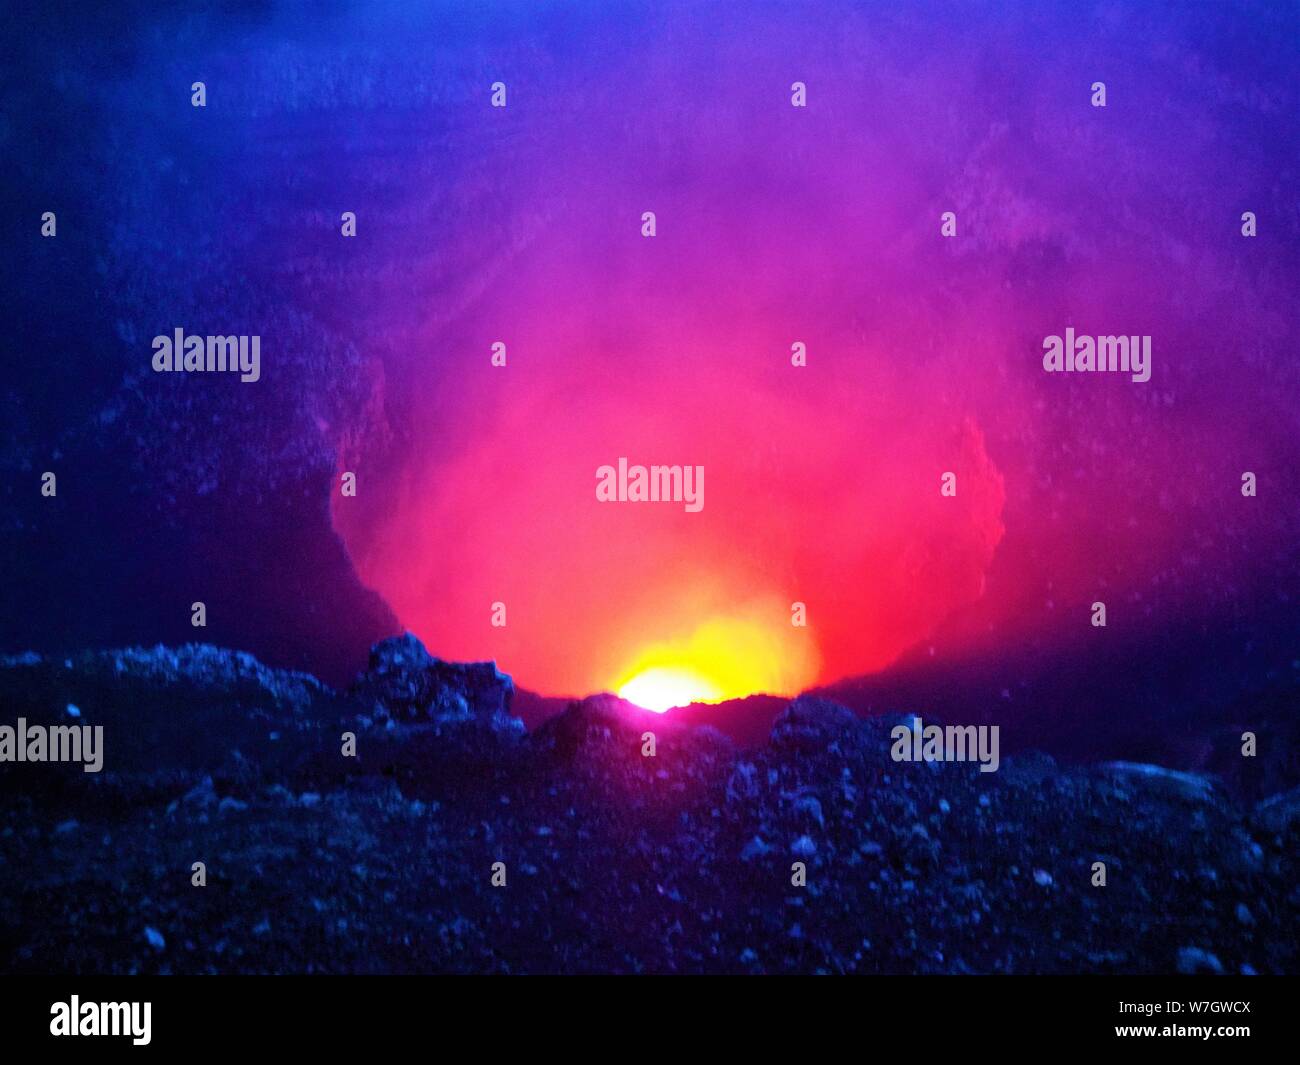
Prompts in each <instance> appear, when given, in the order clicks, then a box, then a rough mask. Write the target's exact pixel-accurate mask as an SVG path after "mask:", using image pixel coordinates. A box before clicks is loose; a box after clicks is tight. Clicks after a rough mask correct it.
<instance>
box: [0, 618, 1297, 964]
mask: <svg viewBox="0 0 1300 1065" xmlns="http://www.w3.org/2000/svg"><path fill="white" fill-rule="evenodd" d="M511 696H512V684H511V681H510V679H509V678H508V677H505V676H503V675H501V674H499V673H498V672H497V671H496V669H495V667H493V666H491V665H490V664H487V665H467V666H466V665H454V664H449V663H442V662H439V661H438V660H436V659H432V658H430V657H429V656H428V655H427V654H426V652H425V651H424V649H423V647H421V646H420V645H419V643H418V642H417V641H415V640H414V639H413V638H410V637H406V638H400V639H395V640H390V641H386V642H385V643H384V644H381V645H379V646H378V647H376V649H375V651H374V652H373V653H372V656H371V663H370V668H369V670H368V671H367V672H366V673H365V674H364V675H362V676H361V677H360V678H358V681H357V683H356V684H354V685H353V686H352V687H351V688H350V689H348V690H347V691H334V690H331V689H329V688H327V687H325V686H324V685H322V684H321V683H319V682H318V681H317V680H315V679H314V678H312V677H310V676H307V675H305V674H295V673H289V672H283V671H275V670H270V669H267V668H265V667H264V666H262V665H260V664H259V663H258V662H257V661H256V660H254V659H252V658H251V657H249V656H247V655H242V654H236V653H232V652H228V651H223V650H218V649H215V648H213V647H210V646H189V647H184V648H180V649H176V650H172V649H166V648H161V647H160V648H156V649H153V650H133V651H118V652H96V653H87V654H84V655H81V656H79V657H73V658H68V659H65V658H58V659H49V658H38V657H36V656H34V655H29V656H21V657H10V658H7V659H3V660H0V707H2V708H3V713H2V714H0V718H2V719H3V722H2V723H5V724H12V723H13V720H14V719H15V718H17V717H18V716H25V717H26V718H27V719H28V720H29V722H33V723H34V722H55V721H61V722H62V723H68V722H69V720H70V719H69V716H68V712H67V709H66V707H67V704H69V703H71V704H73V705H74V706H75V707H77V708H78V710H79V711H80V713H81V717H80V719H78V720H79V723H83V724H91V725H95V724H100V725H103V726H104V730H105V734H104V735H105V751H106V755H105V768H104V770H103V772H101V773H99V774H87V773H83V772H82V771H81V770H80V768H79V767H76V766H55V765H38V766H31V765H13V764H5V765H4V766H0V970H3V971H7V972H16V973H48V972H84V973H132V972H140V973H149V972H167V973H196V972H197V973H204V972H447V971H450V972H573V973H579V972H609V971H613V972H755V973H757V972H769V973H775V972H855V973H911V972H924V973H933V972H938V973H966V972H1008V973H1012V972H1018V973H1025V972H1042V973H1058V972H1079V971H1083V972H1092V973H1119V972H1176V971H1211V972H1220V971H1222V972H1226V973H1238V972H1246V973H1250V972H1255V973H1276V972H1295V971H1297V970H1298V969H1300V964H1298V962H1297V935H1296V929H1297V915H1298V912H1300V888H1298V887H1297V876H1296V863H1297V854H1298V853H1300V851H1298V849H1297V846H1296V845H1297V842H1300V793H1297V792H1295V791H1292V792H1289V793H1286V794H1284V795H1283V796H1281V797H1275V798H1273V799H1272V800H1266V801H1264V802H1262V803H1259V804H1256V805H1249V804H1247V803H1244V802H1242V801H1240V800H1237V799H1234V798H1233V797H1232V796H1231V795H1230V794H1229V793H1228V792H1227V791H1226V790H1225V789H1224V787H1223V786H1221V785H1220V784H1219V783H1218V782H1216V781H1215V780H1213V779H1212V778H1208V777H1200V776H1192V775H1188V774H1175V773H1170V772H1166V771H1152V772H1141V771H1138V770H1136V769H1133V768H1124V767H1117V766H1113V765H1112V766H1093V767H1085V768H1063V767H1061V766H1059V765H1058V764H1057V763H1056V762H1054V761H1053V760H1052V759H1051V758H1049V757H1047V756H1045V755H1039V754H1026V755H1020V756H1015V757H1009V758H1008V757H1004V759H1003V763H1002V767H1001V769H1000V770H999V771H998V772H996V773H989V774H981V773H979V772H978V771H977V768H976V767H975V766H974V765H971V764H967V765H934V764H931V765H927V764H920V765H910V764H905V763H902V764H900V763H894V762H892V761H891V760H890V758H889V753H888V750H889V741H888V732H889V728H890V725H891V724H892V723H893V722H891V721H889V720H886V719H876V720H870V721H867V720H861V719H858V718H856V717H855V716H854V715H852V714H851V713H850V712H848V711H847V710H845V709H843V708H842V707H839V706H837V705H835V704H833V703H830V702H826V701H822V700H817V699H811V698H804V699H800V700H798V701H796V702H793V703H791V704H790V705H789V707H788V708H787V709H785V710H784V711H783V712H782V714H781V715H780V716H779V717H778V719H777V721H776V724H775V726H774V727H773V729H772V732H771V736H770V738H769V739H768V741H767V742H766V743H765V744H762V745H760V746H757V747H754V748H752V749H744V748H739V747H737V746H735V745H734V744H733V743H732V741H730V740H728V739H727V738H725V737H724V736H722V735H721V734H720V733H718V732H716V731H714V730H712V729H710V728H707V727H694V726H691V725H689V724H681V723H675V722H673V721H672V720H670V719H666V718H660V717H655V716H653V715H649V714H646V713H645V712H643V711H640V710H637V709H636V708H634V707H630V706H628V705H627V704H625V703H622V702H620V701H619V700H617V699H614V698H612V697H609V696H599V697H594V698H591V699H587V700H585V701H583V702H581V703H574V704H572V705H570V706H569V708H568V709H567V710H566V711H565V712H564V713H562V714H561V715H559V716H558V717H555V718H552V719H551V720H549V721H547V722H545V723H544V724H542V725H540V726H539V727H538V728H537V729H536V730H535V731H534V732H532V733H527V732H525V731H524V729H523V726H522V724H521V723H520V722H519V721H518V720H517V719H515V718H512V717H511V716H510V713H509V711H510V702H511ZM927 720H929V715H927ZM647 729H653V730H654V731H655V733H656V736H657V753H656V755H655V757H644V756H643V755H642V753H641V749H642V739H641V736H642V733H643V732H644V731H646V730H647ZM345 731H351V732H354V733H355V734H356V737H357V757H356V758H355V759H351V758H344V757H342V756H341V754H340V747H341V741H340V737H341V735H342V733H343V732H345ZM195 861H203V862H205V863H206V866H207V871H208V883H207V886H206V887H202V888H200V887H193V886H191V883H190V879H191V865H192V863H193V862H195ZM498 861H499V862H504V863H505V865H506V875H507V883H506V886H505V887H493V886H492V885H491V882H490V880H491V867H492V864H493V863H494V862H498ZM794 861H803V862H805V863H806V865H807V877H808V882H807V886H806V887H803V888H798V887H793V886H791V882H790V878H791V872H790V870H791V863H792V862H794ZM1094 861H1104V862H1105V863H1106V865H1107V868H1108V876H1109V882H1108V886H1106V887H1104V888H1096V887H1092V886H1091V885H1090V874H1091V865H1092V863H1093V862H1094Z"/></svg>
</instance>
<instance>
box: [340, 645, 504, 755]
mask: <svg viewBox="0 0 1300 1065" xmlns="http://www.w3.org/2000/svg"><path fill="white" fill-rule="evenodd" d="M514 690H515V685H514V681H513V680H511V678H510V676H509V675H508V674H505V673H502V672H501V671H500V670H498V669H497V667H496V663H495V662H444V661H443V660H442V659H440V658H435V657H434V656H433V655H431V654H429V652H428V651H427V650H426V649H425V646H424V644H422V643H421V642H420V640H419V639H418V638H417V637H416V636H414V635H413V634H411V633H409V632H408V633H405V634H404V635H402V636H393V637H390V638H389V639H387V640H384V641H382V642H381V643H377V644H375V646H374V647H373V648H371V650H370V662H369V665H368V667H367V669H366V671H365V672H364V673H362V674H361V675H360V676H359V677H358V678H357V680H356V683H355V684H353V686H352V695H353V696H354V697H355V698H356V699H357V701H358V702H359V703H360V704H361V709H362V712H364V713H368V714H370V715H371V716H372V717H373V718H375V719H376V720H380V721H394V722H398V723H402V724H418V723H424V724H437V725H455V724H457V723H466V724H467V723H470V722H475V723H478V724H480V725H486V726H488V727H490V728H491V729H493V730H494V731H503V732H508V733H522V732H523V722H521V721H520V720H519V719H518V718H515V717H511V716H510V700H511V697H512V696H513V695H514Z"/></svg>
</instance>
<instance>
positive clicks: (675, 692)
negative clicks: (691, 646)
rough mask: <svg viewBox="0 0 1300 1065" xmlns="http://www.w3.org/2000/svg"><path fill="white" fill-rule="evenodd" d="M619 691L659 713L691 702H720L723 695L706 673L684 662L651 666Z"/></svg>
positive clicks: (639, 704) (631, 701) (620, 693)
mask: <svg viewBox="0 0 1300 1065" xmlns="http://www.w3.org/2000/svg"><path fill="white" fill-rule="evenodd" d="M618 694H619V695H620V696H621V697H622V698H624V699H626V700H627V701H628V702H630V703H636V705H637V706H640V707H644V708H645V709H646V710H653V711H654V712H655V713H656V714H662V713H663V712H664V711H665V710H668V709H671V708H672V707H674V706H686V705H687V704H689V703H711V702H717V701H718V699H720V698H721V697H722V696H721V693H720V692H719V691H718V689H717V688H716V687H715V686H714V684H713V683H712V682H711V681H709V680H708V679H707V678H706V677H702V676H700V674H698V673H696V672H695V671H694V670H692V669H688V668H685V667H681V666H655V667H653V668H651V669H647V670H645V671H644V672H642V673H638V674H637V675H636V676H635V677H633V678H632V679H631V680H629V681H628V682H627V683H626V684H624V685H623V686H622V687H621V688H619V689H618Z"/></svg>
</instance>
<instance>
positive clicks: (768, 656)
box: [615, 612, 818, 713]
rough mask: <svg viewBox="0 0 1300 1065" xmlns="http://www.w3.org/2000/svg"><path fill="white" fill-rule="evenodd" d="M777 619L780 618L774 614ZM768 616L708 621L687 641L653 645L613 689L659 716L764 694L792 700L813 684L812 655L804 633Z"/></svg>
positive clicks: (814, 655) (814, 672)
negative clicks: (671, 710) (695, 705)
mask: <svg viewBox="0 0 1300 1065" xmlns="http://www.w3.org/2000/svg"><path fill="white" fill-rule="evenodd" d="M776 616H778V617H779V616H780V615H776ZM772 617H773V615H772V614H768V613H766V612H765V613H764V615H763V618H762V620H761V621H760V620H758V619H757V618H756V617H752V616H751V617H748V618H740V617H722V618H713V619H711V620H709V621H707V622H705V623H704V624H702V625H700V626H699V627H697V628H696V630H695V631H694V632H693V633H692V634H691V636H690V637H689V638H686V639H680V640H673V641H670V642H664V643H658V644H654V645H652V646H650V647H647V648H645V649H644V650H643V651H642V652H641V653H640V654H638V655H637V656H636V659H635V661H634V662H633V663H632V665H631V667H630V668H628V669H626V670H624V671H623V673H622V674H621V679H620V682H619V683H618V684H617V685H615V690H617V692H618V694H619V695H620V696H622V697H623V698H624V699H626V700H628V702H632V703H636V704H637V706H643V707H645V708H646V709H647V710H654V711H655V712H656V713H663V712H664V711H665V710H667V709H669V708H671V707H674V706H685V705H687V704H688V703H692V702H700V703H717V702H723V701H724V700H727V699H741V698H744V697H745V696H746V695H753V694H755V693H757V692H766V693H768V694H770V695H794V694H797V693H798V692H800V691H802V690H803V689H804V688H805V687H807V686H808V685H809V684H811V683H812V682H813V679H814V677H815V675H816V671H817V664H818V663H817V655H816V651H815V650H814V649H813V648H812V646H811V642H810V641H808V640H807V639H806V637H805V636H804V633H806V631H807V630H806V629H794V628H793V627H790V626H787V627H786V628H784V629H783V628H781V627H780V622H775V621H773V620H771V619H772Z"/></svg>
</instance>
